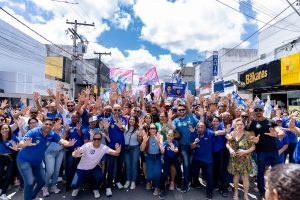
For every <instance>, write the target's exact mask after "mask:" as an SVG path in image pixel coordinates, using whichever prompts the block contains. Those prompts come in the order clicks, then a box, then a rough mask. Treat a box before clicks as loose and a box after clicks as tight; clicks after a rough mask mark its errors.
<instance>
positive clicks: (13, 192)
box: [8, 184, 258, 200]
mask: <svg viewBox="0 0 300 200" xmlns="http://www.w3.org/2000/svg"><path fill="white" fill-rule="evenodd" d="M59 188H63V189H62V191H63V192H61V193H59V194H50V196H49V197H46V198H42V193H41V192H40V193H39V196H38V197H39V198H38V199H39V200H43V199H45V200H59V199H66V200H71V199H72V200H73V199H74V200H75V199H76V200H83V199H94V195H93V193H92V191H91V190H89V189H86V188H87V187H85V186H84V187H82V188H81V189H80V191H79V193H78V196H77V197H72V196H71V191H70V192H64V191H65V190H64V186H63V185H59ZM253 188H254V187H253V184H251V187H250V192H249V199H257V197H258V193H257V192H254V190H253ZM100 193H101V197H100V199H105V200H123V199H126V200H148V199H149V200H150V199H158V196H153V195H152V192H151V191H148V190H146V189H145V187H144V185H138V186H137V188H136V189H135V190H130V189H128V190H125V189H123V190H118V189H117V188H114V189H113V196H112V197H110V198H108V197H106V196H105V191H104V190H101V191H100ZM232 194H233V193H232V192H229V196H228V197H227V198H224V197H222V196H221V195H220V194H219V192H218V191H215V192H214V194H213V199H216V200H225V199H232ZM8 195H9V197H11V199H15V200H22V199H23V196H22V195H23V192H22V191H18V188H12V189H10V190H9V192H8ZM239 198H240V199H243V192H242V187H240V189H239ZM165 199H166V200H171V199H172V200H174V199H175V200H183V199H184V200H194V199H195V200H196V199H197V200H199V199H206V193H205V188H204V187H202V188H200V189H191V190H190V191H189V192H187V193H181V192H180V191H167V194H166V196H165Z"/></svg>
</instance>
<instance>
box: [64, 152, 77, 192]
mask: <svg viewBox="0 0 300 200" xmlns="http://www.w3.org/2000/svg"><path fill="white" fill-rule="evenodd" d="M79 161H80V158H74V157H73V156H72V151H71V150H69V151H67V152H66V166H65V167H66V168H65V173H66V179H67V187H70V186H71V183H72V180H73V177H74V175H75V172H76V169H77V165H78V163H79Z"/></svg>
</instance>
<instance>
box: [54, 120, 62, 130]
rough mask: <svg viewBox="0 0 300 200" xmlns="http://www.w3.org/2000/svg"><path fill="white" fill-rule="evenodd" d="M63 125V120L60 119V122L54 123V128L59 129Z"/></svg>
mask: <svg viewBox="0 0 300 200" xmlns="http://www.w3.org/2000/svg"><path fill="white" fill-rule="evenodd" d="M61 123H62V120H61V119H58V120H57V121H56V122H55V123H54V126H53V128H56V129H59V128H60V126H61Z"/></svg>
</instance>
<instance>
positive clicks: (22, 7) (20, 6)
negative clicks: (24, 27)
mask: <svg viewBox="0 0 300 200" xmlns="http://www.w3.org/2000/svg"><path fill="white" fill-rule="evenodd" d="M0 2H3V3H6V4H7V5H8V6H9V7H11V8H17V9H20V10H22V11H25V9H26V5H25V3H18V2H13V1H8V0H0Z"/></svg>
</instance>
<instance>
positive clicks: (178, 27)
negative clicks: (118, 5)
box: [134, 0, 246, 54]
mask: <svg viewBox="0 0 300 200" xmlns="http://www.w3.org/2000/svg"><path fill="white" fill-rule="evenodd" d="M226 4H229V5H231V6H233V7H235V8H236V9H238V7H239V5H238V4H237V3H236V2H234V1H230V2H229V1H226ZM134 11H135V14H136V16H137V17H139V18H140V19H141V20H142V22H143V23H144V26H143V28H142V32H141V38H142V39H144V40H147V41H150V42H152V43H154V44H157V45H159V46H161V47H163V48H166V49H169V50H170V51H171V52H172V53H175V54H184V53H185V51H186V50H188V49H193V50H198V51H203V50H206V49H208V50H215V49H219V48H221V47H232V46H233V45H234V44H237V43H239V42H240V41H241V39H240V38H241V34H242V33H244V32H245V30H244V28H243V24H244V23H246V19H245V17H244V16H243V15H241V14H240V13H237V12H233V11H232V10H231V9H230V8H227V7H226V6H224V5H222V4H220V3H218V2H217V1H207V0H177V1H175V2H169V1H167V0H152V1H148V0H138V1H137V3H136V4H135V5H134Z"/></svg>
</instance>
